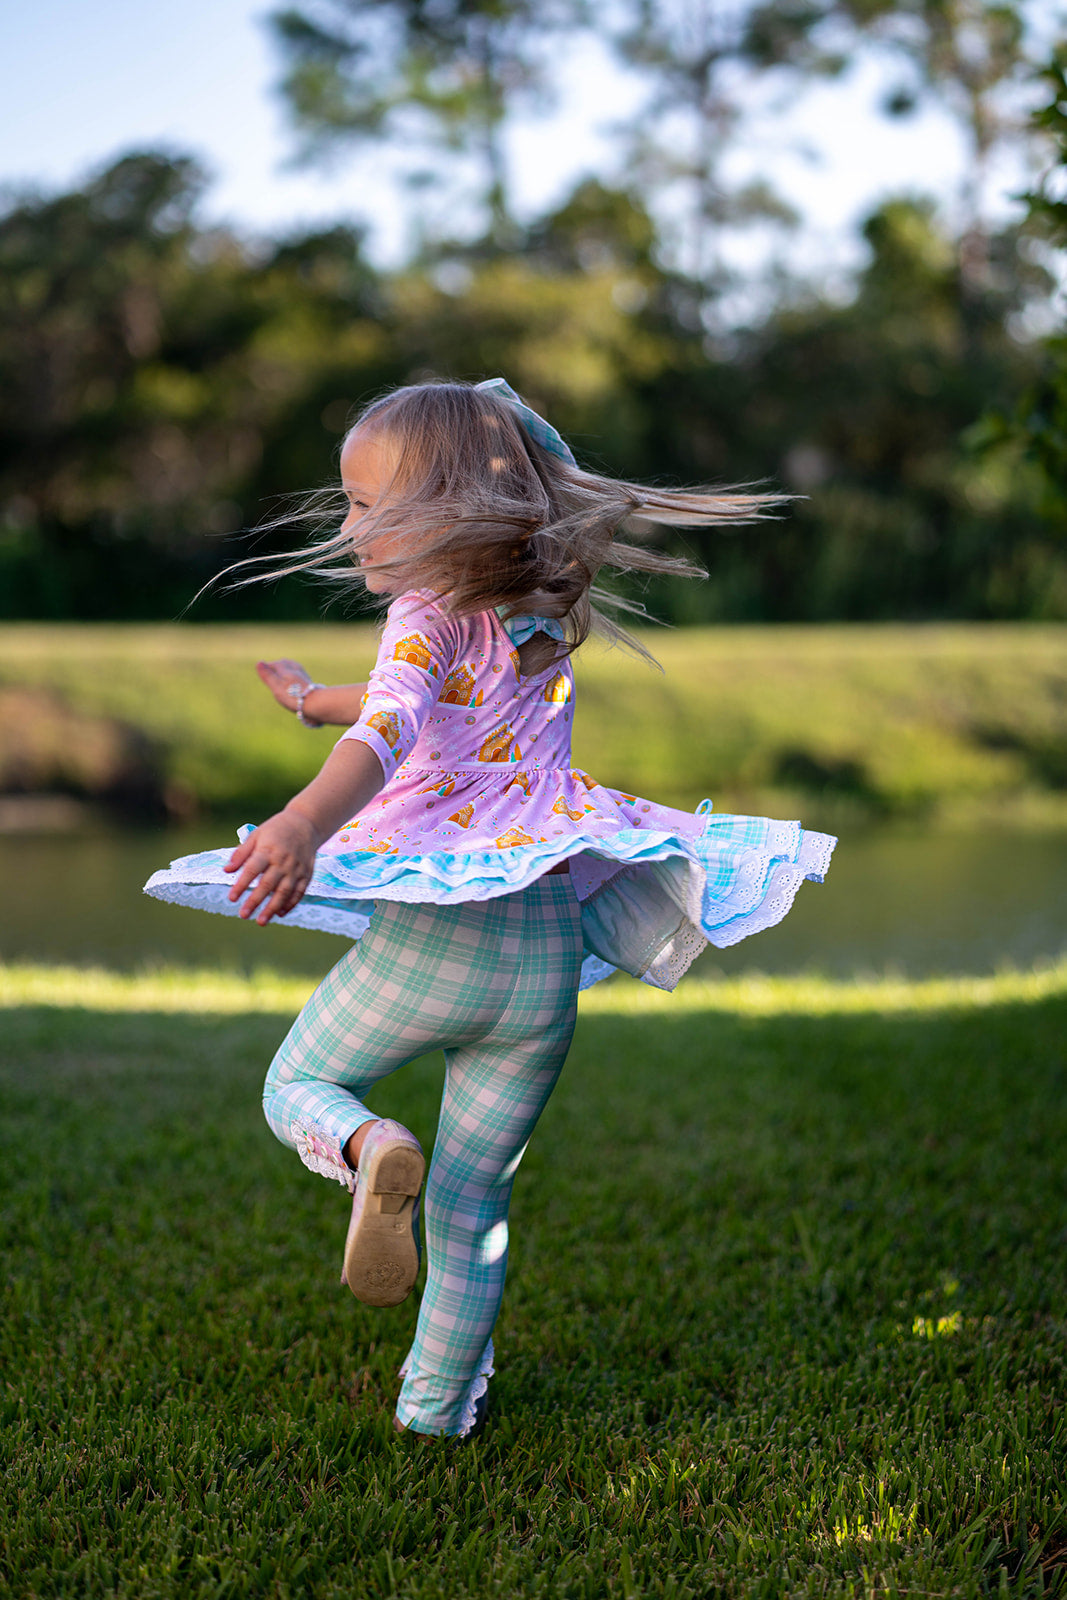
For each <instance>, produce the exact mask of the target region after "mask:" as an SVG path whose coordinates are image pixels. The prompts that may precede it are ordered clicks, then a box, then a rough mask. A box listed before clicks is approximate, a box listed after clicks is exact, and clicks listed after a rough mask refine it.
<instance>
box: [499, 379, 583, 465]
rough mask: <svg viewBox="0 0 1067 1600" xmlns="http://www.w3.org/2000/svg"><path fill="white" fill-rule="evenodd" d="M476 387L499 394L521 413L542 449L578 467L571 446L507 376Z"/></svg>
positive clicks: (525, 426)
mask: <svg viewBox="0 0 1067 1600" xmlns="http://www.w3.org/2000/svg"><path fill="white" fill-rule="evenodd" d="M474 387H475V388H476V389H482V390H485V391H486V392H487V393H489V394H496V395H499V396H500V398H501V400H506V401H507V403H508V405H509V406H511V407H513V409H514V410H516V411H517V412H518V413H519V421H520V422H521V423H522V425H523V427H524V428H525V430H526V432H527V433H528V434H529V435H530V438H531V439H536V440H537V443H538V444H539V445H540V446H541V448H542V450H548V451H549V452H550V453H551V454H552V455H554V456H558V457H559V459H560V460H561V461H566V462H567V463H568V465H569V466H572V467H576V466H577V465H578V463H577V462H576V461H575V459H574V456H573V454H572V453H571V448H570V446H569V445H568V444H567V443H566V442H565V440H563V439H561V438H560V436H559V434H558V433H557V432H556V430H555V428H554V427H553V426H552V424H551V423H550V422H546V421H545V419H544V417H540V416H538V414H537V412H536V411H534V410H533V408H532V407H531V406H528V405H527V404H526V403H525V401H523V400H520V399H519V397H518V395H517V394H516V393H515V391H514V389H513V388H512V387H511V384H510V383H508V382H507V380H506V379H505V378H487V379H486V380H485V382H484V383H476V384H475V385H474Z"/></svg>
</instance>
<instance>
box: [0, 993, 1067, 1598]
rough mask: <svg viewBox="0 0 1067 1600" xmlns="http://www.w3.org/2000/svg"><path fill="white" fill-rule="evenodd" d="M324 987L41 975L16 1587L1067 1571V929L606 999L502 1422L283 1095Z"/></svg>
mask: <svg viewBox="0 0 1067 1600" xmlns="http://www.w3.org/2000/svg"><path fill="white" fill-rule="evenodd" d="M305 988H306V986H303V985H299V984H294V983H292V982H291V981H290V982H288V983H287V984H286V983H284V982H279V980H276V979H274V978H272V977H270V976H269V975H267V974H264V975H261V976H260V977H259V978H258V979H253V980H241V979H238V978H225V977H219V976H217V975H196V974H188V973H173V972H172V973H160V974H156V975H155V976H154V977H152V978H149V979H146V980H145V981H143V982H142V983H140V984H139V983H138V982H137V981H136V980H131V979H128V978H126V979H123V978H119V977H116V976H114V975H111V974H107V973H97V974H96V975H93V976H90V977H89V978H86V977H85V976H84V975H81V976H80V977H77V978H75V977H74V976H73V975H72V974H70V973H62V972H59V973H57V972H50V971H49V970H48V969H32V968H22V969H9V970H7V971H5V972H3V973H0V1004H2V1005H3V1007H4V1026H3V1029H2V1030H0V1076H2V1078H3V1095H4V1105H5V1130H6V1133H7V1138H8V1140H9V1144H8V1148H7V1151H6V1153H5V1177H6V1179H7V1184H6V1188H7V1194H6V1197H5V1205H4V1208H3V1213H2V1216H3V1230H4V1249H5V1272H6V1276H7V1286H8V1312H7V1316H6V1318H5V1321H4V1325H3V1332H2V1334H0V1339H2V1343H3V1370H4V1374H5V1388H4V1392H3V1401H2V1406H3V1425H2V1427H0V1462H2V1472H3V1478H2V1483H3V1489H2V1492H3V1494H4V1496H5V1509H4V1513H3V1517H2V1534H0V1539H2V1543H0V1593H2V1594H4V1595H10V1596H13V1597H14V1596H18V1597H19V1600H23V1597H42V1600H43V1597H45V1596H48V1597H50V1596H53V1595H64V1596H68V1595H69V1596H79V1597H80V1596H86V1597H88V1596H93V1597H95V1596H101V1597H103V1596H122V1597H130V1600H132V1597H137V1600H148V1597H157V1596H158V1597H161V1600H164V1597H165V1600H201V1597H203V1600H208V1597H211V1600H221V1597H227V1600H229V1597H237V1596H257V1597H258V1596H271V1597H275V1596H277V1597H282V1596H289V1595H292V1596H297V1595H301V1596H304V1595H307V1596H312V1597H316V1600H317V1597H320V1596H321V1597H334V1596H336V1597H338V1600H340V1597H342V1596H344V1597H351V1596H357V1597H362V1596H375V1597H376V1596H379V1595H382V1596H384V1595H397V1596H402V1597H410V1600H456V1597H459V1600H463V1597H471V1600H475V1597H477V1600H482V1597H490V1596H492V1597H497V1596H499V1597H501V1600H505V1597H506V1600H513V1597H514V1596H516V1595H523V1596H526V1595H530V1596H539V1597H541V1596H543V1597H546V1600H556V1597H558V1600H572V1597H573V1600H602V1597H604V1596H610V1597H615V1596H618V1597H620V1600H624V1597H625V1600H629V1597H635V1596H649V1597H653V1596H654V1597H661V1596H662V1597H664V1600H667V1597H673V1600H681V1597H694V1600H696V1597H700V1600H703V1597H706V1596H718V1595H721V1596H746V1597H747V1596H767V1597H768V1600H770V1597H778V1596H782V1595H799V1594H805V1595H807V1594H810V1595H855V1596H865V1597H866V1596H871V1595H879V1596H881V1595H920V1594H922V1595H939V1596H940V1595H946V1596H947V1595H953V1596H955V1595H960V1596H972V1595H973V1596H978V1595H1012V1596H1020V1597H1022V1596H1030V1595H1038V1594H1041V1593H1045V1594H1047V1593H1051V1592H1063V1589H1064V1580H1065V1573H1067V1565H1065V1563H1067V1515H1065V1507H1064V1492H1063V1483H1064V1481H1065V1477H1067V1439H1065V1435H1064V1417H1063V1410H1062V1396H1063V1392H1064V1376H1065V1375H1064V1348H1065V1346H1064V1334H1065V1331H1067V1329H1065V1315H1067V1292H1065V1291H1067V1272H1065V1267H1064V1253H1063V1248H1062V1245H1063V1231H1062V1230H1063V1216H1064V1199H1065V1194H1064V1179H1063V1168H1062V1151H1063V1146H1064V1140H1065V1138H1067V1114H1065V1110H1064V1106H1065V1097H1064V1092H1063V1091H1064V1066H1063V1051H1062V1040H1063V1036H1064V1028H1065V1025H1067V968H1062V967H1061V968H1058V969H1052V970H1050V971H1047V972H1045V973H1041V974H1004V975H1002V976H1000V977H997V978H991V979H985V980H981V981H971V982H968V981H967V980H951V981H946V982H942V983H941V984H940V985H932V984H920V985H907V984H904V983H901V982H895V983H888V984H870V985H866V986H862V987H857V986H852V985H834V984H830V983H827V982H825V981H820V980H816V979H803V980H782V981H780V982H775V981H772V980H760V981H756V980H746V981H744V982H739V983H736V984H730V985H721V986H713V987H705V986H702V985H697V984H693V985H690V986H689V987H688V989H683V990H682V991H681V992H680V993H679V995H678V996H677V997H676V998H675V1000H674V1001H673V1002H672V1001H670V1000H668V999H666V998H665V997H662V996H658V995H655V994H651V993H647V992H645V991H642V990H641V989H640V988H639V987H638V986H636V985H632V984H629V983H625V984H624V983H620V984H617V985H612V986H609V987H608V988H606V989H603V990H600V991H594V992H593V993H592V994H590V995H589V996H588V997H587V998H586V999H585V1001H584V1002H583V1015H582V1017H581V1020H580V1023H579V1030H578V1035H577V1038H576V1043H575V1047H574V1051H573V1053H572V1056H571V1059H570V1062H569V1064H568V1067H567V1070H566V1072H565V1074H564V1077H563V1079H562V1081H561V1085H560V1087H559V1089H558V1091H557V1093H556V1095H555V1097H554V1098H553V1101H552V1102H551V1104H550V1106H549V1109H548V1111H547V1113H546V1116H545V1119H544V1122H543V1124H542V1126H541V1128H540V1129H539V1130H538V1133H537V1135H536V1136H535V1139H534V1141H533V1144H532V1146H531V1149H530V1151H529V1154H528V1156H527V1159H526V1163H525V1165H524V1168H523V1170H522V1172H521V1173H520V1176H519V1181H518V1185H517V1188H516V1197H515V1204H514V1208H513V1223H514V1227H513V1246H512V1258H511V1268H510V1283H509V1289H508V1296H507V1299H506V1302H505V1310H504V1314H503V1317H502V1319H501V1324H500V1328H499V1337H498V1353H499V1368H500V1371H499V1376H498V1378H497V1379H496V1380H495V1381H494V1386H493V1387H494V1405H495V1420H494V1423H493V1426H492V1429H491V1431H490V1432H489V1433H488V1434H487V1435H486V1437H485V1438H484V1440H482V1441H480V1442H479V1443H478V1444H477V1445H475V1446H473V1447H470V1448H469V1449H467V1450H465V1451H462V1452H459V1453H452V1452H449V1451H448V1450H446V1449H441V1448H438V1447H435V1446H432V1445H431V1446H421V1447H419V1446H414V1445H413V1444H412V1443H411V1441H400V1440H397V1439H396V1438H395V1437H394V1436H393V1434H392V1433H391V1431H390V1427H389V1408H390V1404H391V1401H392V1398H393V1396H394V1394H395V1387H396V1381H395V1376H394V1374H395V1369H396V1367H397V1365H398V1363H399V1360H400V1358H401V1356H402V1355H403V1353H404V1350H405V1349H406V1346H407V1341H408V1339H409V1337H410V1332H411V1326H412V1322H413V1318H414V1314H415V1307H414V1306H413V1305H408V1306H404V1307H402V1308H400V1309H399V1310H398V1311H395V1312H389V1313H379V1312H373V1311H371V1310H368V1309H367V1308H364V1307H360V1306H358V1305H357V1304H356V1303H355V1302H354V1301H352V1300H351V1299H350V1297H348V1296H347V1295H346V1294H345V1293H344V1291H342V1290H340V1289H338V1287H337V1285H336V1270H337V1259H336V1258H337V1255H338V1250H339V1246H340V1241H341V1238H342V1237H343V1232H344V1223H345V1216H344V1210H345V1208H344V1200H343V1197H342V1196H341V1194H340V1191H339V1190H337V1189H336V1188H335V1187H334V1186H332V1185H327V1184H326V1183H324V1182H321V1181H318V1180H316V1179H314V1178H313V1177H311V1176H310V1175H309V1174H308V1173H306V1172H305V1171H304V1170H303V1168H301V1167H300V1165H299V1163H298V1162H297V1161H296V1159H295V1157H293V1156H292V1155H290V1154H289V1153H288V1152H286V1151H285V1150H283V1149H282V1148H281V1147H280V1146H277V1145H276V1144H275V1143H274V1142H273V1141H272V1140H271V1138H270V1136H269V1134H268V1133H267V1132H266V1130H265V1128H264V1127H263V1125H262V1123H261V1121H260V1118H259V1111H258V1088H259V1081H260V1078H261V1075H262V1071H263V1067H264V1063H265V1061H266V1060H267V1058H268V1057H269V1055H270V1053H271V1051H272V1049H273V1047H274V1045H275V1044H276V1042H277V1041H278V1039H279V1038H280V1036H281V1034H282V1032H283V1031H284V1029H285V1027H286V1025H287V1021H286V1018H287V1016H288V1014H289V1013H290V1011H291V1008H292V1007H293V1006H294V1005H295V1004H297V1003H298V1002H299V1000H300V998H301V997H302V994H303V992H304V991H305ZM649 1085H654V1093H651V1094H650V1093H649ZM439 1086H440V1069H439V1066H438V1064H437V1063H436V1062H434V1061H430V1060H426V1061H422V1062H418V1063H415V1064H413V1065H412V1066H411V1067H409V1068H407V1069H405V1071H404V1072H403V1073H402V1074H400V1075H399V1076H398V1077H397V1078H396V1079H395V1080H393V1081H391V1082H390V1083H388V1084H387V1085H385V1086H383V1088H382V1090H381V1092H380V1094H379V1097H378V1101H377V1105H378V1108H379V1109H381V1110H382V1111H383V1113H387V1114H396V1115H401V1116H403V1117H404V1118H405V1119H406V1120H408V1121H409V1122H410V1123H411V1124H412V1125H413V1126H414V1128H415V1130H416V1131H417V1132H418V1133H419V1134H420V1136H421V1137H423V1138H424V1139H427V1140H428V1139H430V1138H431V1137H432V1133H433V1125H434V1118H435V1112H436V1101H437V1097H438V1094H439Z"/></svg>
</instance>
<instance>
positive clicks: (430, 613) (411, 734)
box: [338, 594, 460, 779]
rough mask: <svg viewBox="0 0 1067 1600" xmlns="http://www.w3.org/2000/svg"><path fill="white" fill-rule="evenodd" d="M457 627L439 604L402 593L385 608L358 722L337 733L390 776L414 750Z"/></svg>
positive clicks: (451, 655) (454, 650)
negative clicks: (366, 748)
mask: <svg viewBox="0 0 1067 1600" xmlns="http://www.w3.org/2000/svg"><path fill="white" fill-rule="evenodd" d="M459 645H460V636H459V627H458V625H457V624H456V622H455V621H454V619H452V618H451V617H449V616H448V614H447V612H445V610H444V609H443V607H442V606H441V604H440V602H439V601H437V600H434V599H431V598H430V597H428V596H427V595H423V594H404V595H401V596H400V597H399V599H397V600H394V601H393V604H392V605H391V606H390V607H389V614H388V617H387V618H386V623H385V628H384V630H383V633H382V642H381V647H380V649H379V651H378V659H377V661H376V662H375V665H374V670H373V672H372V673H371V675H370V682H369V684H368V686H367V694H366V697H365V699H364V701H363V709H362V711H361V713H360V718H359V721H358V722H357V723H356V724H355V725H354V726H353V727H351V728H349V729H348V731H347V732H346V733H343V734H342V735H341V739H340V740H339V741H338V743H341V742H342V741H343V740H345V739H357V740H359V741H360V742H361V743H363V744H366V745H369V746H370V748H371V749H372V750H373V751H374V754H375V755H376V756H377V757H378V760H379V761H380V762H381V764H382V771H383V772H384V773H385V776H386V779H389V778H391V777H392V775H393V773H394V772H395V771H396V769H397V767H398V766H399V765H400V763H401V762H402V761H406V760H407V758H408V756H409V755H410V754H411V751H412V749H413V748H414V746H415V741H416V739H417V738H418V736H419V733H420V731H421V729H422V726H423V724H424V723H425V721H426V719H427V717H428V716H429V714H430V712H431V710H432V709H433V707H434V705H436V703H437V701H438V699H439V698H440V695H441V690H442V688H443V687H444V683H445V680H446V678H447V677H448V674H449V672H450V671H451V669H452V667H453V666H454V665H455V662H456V659H457V656H458V654H459Z"/></svg>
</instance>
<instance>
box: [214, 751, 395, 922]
mask: <svg viewBox="0 0 1067 1600" xmlns="http://www.w3.org/2000/svg"><path fill="white" fill-rule="evenodd" d="M384 782H385V774H384V773H383V772H382V765H381V762H380V761H379V760H378V757H377V756H376V755H375V753H374V751H373V750H371V749H370V748H369V746H367V745H366V744H361V743H359V742H358V741H357V740H345V741H344V742H343V743H341V744H339V745H337V746H335V748H334V749H333V750H331V751H330V754H329V755H328V756H327V757H326V761H325V763H324V764H323V768H322V771H321V772H320V773H319V775H318V777H317V778H312V780H311V782H310V783H309V784H308V786H307V788H306V789H301V791H300V793H299V794H297V795H294V796H293V798H292V799H291V800H290V802H289V804H288V805H287V806H286V807H285V810H284V811H279V812H278V813H277V814H276V815H275V816H273V817H269V818H268V819H267V821H266V822H264V823H263V825H262V826H261V827H259V828H257V829H256V831H255V833H251V834H249V836H248V838H247V839H245V841H244V842H243V843H242V844H239V845H238V846H237V849H236V850H235V851H234V852H233V855H232V856H231V857H230V859H229V861H227V863H226V871H227V872H237V873H239V874H240V876H239V877H238V879H237V881H236V883H235V884H234V886H233V888H232V889H231V890H230V899H231V900H240V898H241V896H242V895H243V894H245V892H246V891H247V892H248V898H247V899H246V900H245V902H244V904H243V905H242V907H241V911H240V915H241V916H242V917H250V916H252V914H253V913H254V912H255V911H256V910H257V908H258V910H259V915H258V916H257V917H256V921H257V922H258V923H259V925H260V927H261V928H265V927H266V925H267V923H268V922H269V921H270V919H271V917H284V916H285V913H286V912H287V911H291V910H292V909H293V907H294V906H295V905H296V904H297V902H298V901H299V899H300V897H301V896H302V895H303V893H304V890H305V889H306V888H307V886H308V883H309V882H310V879H311V874H312V872H313V871H314V867H315V852H316V850H317V849H318V848H319V846H320V845H321V844H324V843H325V841H326V840H327V839H328V838H329V837H330V835H331V834H334V833H336V832H337V830H338V828H340V827H341V826H342V825H343V824H344V823H345V822H347V821H348V819H349V817H352V816H355V814H356V812H358V811H362V810H363V808H364V806H367V805H369V804H370V802H371V801H372V800H373V799H374V796H375V795H376V794H377V793H378V790H379V789H380V788H381V787H382V784H383V783H384Z"/></svg>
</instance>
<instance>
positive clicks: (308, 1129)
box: [289, 1117, 356, 1194]
mask: <svg viewBox="0 0 1067 1600" xmlns="http://www.w3.org/2000/svg"><path fill="white" fill-rule="evenodd" d="M289 1137H290V1138H291V1139H292V1141H293V1144H294V1145H295V1146H296V1153H297V1155H298V1156H299V1157H300V1159H301V1161H302V1162H303V1163H304V1165H305V1167H307V1169H308V1171H309V1172H317V1173H318V1174H319V1176H320V1177H322V1178H332V1179H333V1180H334V1182H335V1183H339V1184H340V1185H341V1187H342V1188H343V1189H347V1190H348V1193H349V1194H355V1192H356V1173H354V1172H353V1171H352V1168H351V1167H350V1166H349V1165H348V1162H347V1161H346V1160H345V1158H344V1156H343V1155H342V1154H341V1142H340V1140H339V1139H338V1138H337V1137H336V1135H335V1134H332V1133H329V1132H328V1131H327V1130H326V1129H325V1128H323V1127H321V1126H320V1124H319V1123H317V1122H312V1121H311V1119H310V1118H309V1117H300V1118H294V1119H293V1121H292V1122H290V1124H289Z"/></svg>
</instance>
